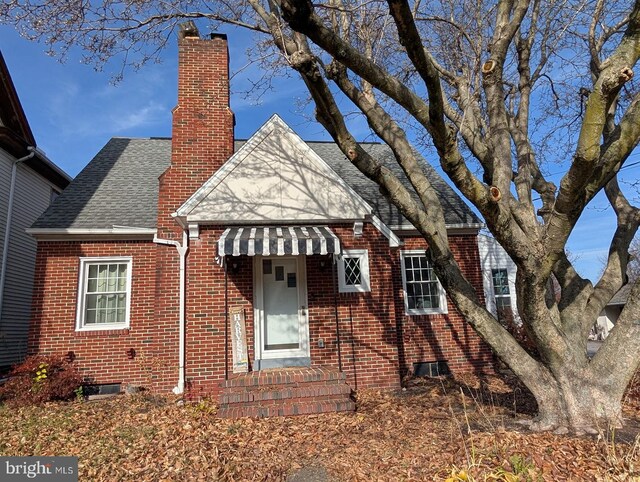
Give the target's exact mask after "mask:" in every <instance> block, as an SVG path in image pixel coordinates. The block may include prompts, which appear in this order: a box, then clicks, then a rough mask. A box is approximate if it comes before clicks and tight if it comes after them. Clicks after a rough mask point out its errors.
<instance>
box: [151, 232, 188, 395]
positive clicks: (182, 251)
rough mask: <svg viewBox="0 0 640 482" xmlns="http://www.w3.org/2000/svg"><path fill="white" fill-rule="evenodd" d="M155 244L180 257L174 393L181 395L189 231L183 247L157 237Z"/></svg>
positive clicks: (182, 389) (185, 234)
mask: <svg viewBox="0 0 640 482" xmlns="http://www.w3.org/2000/svg"><path fill="white" fill-rule="evenodd" d="M153 242H154V243H156V244H165V245H169V246H175V247H176V249H177V250H178V254H179V255H180V307H179V321H178V323H179V325H180V328H179V337H180V340H179V344H178V345H179V346H178V365H179V369H178V385H176V386H175V387H174V388H173V393H175V394H176V395H180V394H181V393H184V385H185V378H186V377H185V352H186V343H185V341H186V340H185V333H186V319H185V305H186V288H187V285H186V275H187V251H189V236H188V234H187V231H183V232H182V245H180V243H179V242H178V241H174V240H172V239H161V238H158V237H157V236H156V237H154V238H153Z"/></svg>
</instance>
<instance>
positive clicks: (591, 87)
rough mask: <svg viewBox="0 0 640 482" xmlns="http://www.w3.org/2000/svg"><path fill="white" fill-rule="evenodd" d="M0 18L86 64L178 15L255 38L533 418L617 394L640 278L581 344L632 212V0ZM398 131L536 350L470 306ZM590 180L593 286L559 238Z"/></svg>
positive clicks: (125, 2)
mask: <svg viewBox="0 0 640 482" xmlns="http://www.w3.org/2000/svg"><path fill="white" fill-rule="evenodd" d="M0 18H2V19H4V21H5V22H10V23H12V24H17V26H18V29H19V30H20V31H21V32H22V34H23V35H25V36H27V37H29V38H33V39H39V40H44V41H45V42H47V43H48V44H50V45H51V46H52V48H54V49H58V51H57V53H59V54H62V55H64V53H65V49H67V48H69V47H70V46H74V45H77V46H80V47H82V48H84V49H85V51H86V53H87V56H88V58H89V59H91V60H95V61H97V62H98V63H100V62H104V61H105V60H106V59H108V58H111V57H113V56H114V55H122V56H123V58H124V59H125V61H126V62H128V63H130V64H132V65H134V66H139V65H141V64H142V63H144V62H145V61H147V60H149V59H152V58H154V56H155V55H157V52H158V49H160V48H162V47H163V46H164V45H165V42H166V41H167V38H168V37H169V34H170V33H171V32H172V31H174V30H175V27H176V22H178V21H181V20H182V19H185V18H189V19H194V18H201V19H209V20H210V21H212V22H213V24H214V27H215V24H217V23H219V22H225V23H228V24H233V25H236V26H238V27H241V28H246V29H250V30H253V31H254V32H256V34H259V35H262V36H263V39H262V40H261V41H260V42H259V43H257V44H256V45H257V47H256V50H259V56H260V58H261V59H263V61H266V60H265V59H267V58H268V57H266V56H265V54H270V55H271V57H270V59H271V60H273V59H277V62H275V63H271V65H274V66H275V67H274V68H280V67H282V66H286V67H288V68H291V69H294V70H295V71H297V72H298V73H299V74H300V76H301V78H302V80H303V81H304V83H305V85H306V87H307V88H308V91H309V94H310V96H311V98H312V99H313V102H314V103H315V107H316V111H315V114H316V118H317V120H318V121H319V122H320V123H321V124H322V125H323V126H324V127H325V128H326V129H327V131H328V132H329V133H330V135H331V136H332V137H333V139H334V140H335V142H336V143H337V144H338V145H339V146H340V148H341V150H342V151H343V152H344V153H345V154H346V156H347V157H348V159H349V160H350V161H351V162H352V163H353V164H354V165H355V166H357V167H358V169H360V170H361V171H362V172H363V173H364V174H365V175H366V176H367V177H369V178H370V179H372V180H374V181H375V182H377V183H378V184H379V185H380V186H381V188H382V191H383V192H384V193H386V195H387V196H388V197H389V198H390V199H391V200H392V202H393V203H394V204H395V205H396V206H398V208H399V209H400V211H401V212H402V214H403V215H404V216H405V217H406V218H407V219H409V220H410V221H411V223H412V224H413V225H414V226H415V227H416V228H417V229H418V230H419V232H420V233H421V235H422V236H424V238H425V239H426V240H427V242H428V244H429V247H430V251H431V254H432V259H433V263H434V267H435V270H436V273H437V275H438V277H439V279H440V281H441V282H442V284H443V285H444V286H445V288H446V290H447V292H448V293H449V295H450V297H451V299H452V300H453V302H454V304H455V305H456V307H457V309H458V310H459V311H460V312H461V313H462V314H463V315H464V317H465V319H466V320H467V321H468V322H469V323H470V324H471V326H473V328H474V329H475V330H476V331H477V332H478V333H479V334H480V336H482V338H483V339H484V340H485V341H486V342H487V343H488V344H489V345H491V347H492V348H493V349H494V350H495V352H496V353H497V354H498V355H499V356H500V358H501V359H502V360H503V361H504V362H505V363H506V364H507V365H508V366H509V367H510V368H511V369H512V370H513V371H514V373H515V374H516V375H517V376H518V377H519V378H520V379H521V380H522V381H523V382H524V383H525V384H526V386H527V387H528V388H529V389H530V390H531V392H532V393H533V394H534V396H535V398H536V400H537V402H538V408H539V414H538V417H537V419H536V421H535V423H534V428H537V429H540V430H548V429H558V430H573V431H576V432H582V431H592V430H593V427H594V426H595V424H596V423H601V422H605V421H606V422H608V423H612V422H613V423H620V422H621V420H622V419H621V398H622V394H623V392H624V390H625V388H626V386H627V384H628V382H629V380H630V379H631V377H632V375H633V373H634V372H635V370H636V368H637V367H638V364H639V362H640V324H639V323H638V322H637V320H639V319H640V312H639V311H640V306H639V303H640V296H638V291H640V284H637V285H635V286H634V288H633V289H632V291H631V296H630V297H629V300H628V302H627V305H626V307H625V308H624V310H623V312H622V314H621V316H620V318H619V320H618V323H617V324H616V327H615V329H614V330H613V331H612V333H611V335H610V336H609V337H608V338H607V340H606V342H605V343H604V344H603V346H602V348H601V349H600V351H599V352H598V353H597V355H596V356H595V357H594V358H593V359H591V360H589V358H588V357H587V350H586V342H587V336H588V333H589V330H590V328H591V326H592V325H593V323H594V321H595V319H596V318H597V316H598V314H599V313H600V311H601V310H602V309H603V307H604V306H605V305H606V304H607V302H608V301H609V300H610V299H611V297H612V296H613V295H614V294H615V293H616V292H617V291H618V290H619V289H620V288H621V287H622V286H623V285H624V284H625V283H626V282H627V278H626V272H627V265H628V263H629V245H630V243H631V241H632V239H633V238H634V236H635V233H636V231H637V229H638V226H639V224H640V214H639V211H638V209H637V208H636V207H635V206H632V205H631V203H630V202H629V201H628V200H627V198H626V197H625V195H624V194H623V192H622V191H621V189H620V188H619V186H618V181H617V174H618V172H619V170H620V169H621V167H623V166H624V164H625V162H626V160H627V158H628V156H629V154H630V153H631V152H632V151H633V149H634V148H635V147H636V146H637V144H638V141H639V140H640V94H639V93H638V92H637V89H635V86H634V82H633V80H632V78H633V75H634V73H633V69H634V67H635V65H636V63H637V61H638V57H639V56H640V0H636V1H635V2H634V1H615V2H614V1H605V0H548V1H545V2H543V1H541V0H498V1H496V2H482V1H477V0H436V1H432V2H422V1H421V0H414V1H413V2H409V1H408V0H366V1H365V0H325V1H319V2H318V3H311V2H310V1H309V0H245V1H241V2H223V1H218V2H205V1H200V2H198V1H189V2H183V1H179V0H167V1H165V2H152V1H145V0H137V1H131V0H104V1H103V2H61V1H29V0H9V2H8V3H7V2H5V3H4V4H3V5H2V6H0ZM264 39H267V40H268V42H265V40H264ZM344 98H346V99H349V100H350V101H351V103H352V104H353V105H355V106H356V108H357V110H358V111H359V113H360V115H362V116H363V117H364V118H365V119H366V121H367V122H368V125H369V126H370V127H371V129H372V131H373V132H374V133H375V134H376V135H377V136H378V137H379V138H380V139H381V140H382V141H384V142H385V143H387V144H388V145H389V147H390V148H391V149H392V150H393V153H394V155H395V159H396V161H397V162H398V164H399V165H400V166H401V167H402V169H403V171H404V173H405V174H406V176H407V178H408V179H409V181H410V183H411V186H412V188H413V189H412V191H411V190H408V189H407V188H406V187H405V185H404V184H403V183H401V182H400V180H399V179H398V178H397V177H396V175H394V174H393V171H392V170H390V169H389V168H388V167H387V166H385V165H384V164H383V163H381V162H380V160H378V159H375V158H372V157H371V156H370V155H369V154H368V153H367V152H366V151H365V150H364V149H362V148H361V147H360V145H359V144H358V142H357V141H356V139H355V138H354V136H353V135H352V134H351V132H350V131H349V124H348V122H346V121H345V115H344V111H341V107H340V106H341V105H343V104H344V102H342V103H339V101H340V100H341V99H344ZM411 139H416V140H417V141H416V143H417V144H418V145H417V147H419V148H430V149H431V151H430V152H432V153H433V158H434V159H437V160H438V162H439V163H440V166H441V167H442V169H443V170H444V172H445V173H446V174H447V176H448V177H449V179H450V180H451V182H452V183H453V184H454V185H455V186H456V187H457V188H458V189H459V190H460V191H461V192H462V193H463V194H464V196H465V197H466V198H467V199H468V200H469V201H470V202H471V203H473V205H474V206H475V207H476V208H477V209H478V210H479V211H480V213H481V214H482V216H483V217H484V220H485V222H486V224H487V227H488V228H489V230H490V231H491V233H492V234H493V235H494V236H495V238H496V239H497V240H498V241H499V242H500V244H501V245H502V246H503V247H504V248H505V250H506V251H507V252H508V253H509V255H510V256H511V257H512V258H513V260H514V261H515V263H516V264H517V266H518V276H517V280H516V288H517V294H518V305H519V306H518V310H519V313H520V317H521V319H522V321H523V323H524V326H525V327H526V330H527V333H528V335H529V337H530V339H531V340H533V343H534V344H535V348H536V350H535V353H536V354H531V351H529V352H528V351H527V350H525V349H524V348H523V347H522V346H521V345H520V344H519V343H518V341H517V340H516V339H514V337H513V336H511V335H510V334H509V333H508V331H507V330H506V329H505V328H503V327H502V325H501V324H500V323H499V322H498V321H497V320H496V319H495V318H494V317H493V316H492V315H491V313H489V312H488V311H487V310H486V309H485V307H484V306H483V305H482V303H481V302H480V298H479V296H478V294H477V293H476V292H475V290H474V288H473V287H472V285H471V283H470V282H469V281H468V280H467V278H466V277H465V274H464V273H463V272H462V270H461V269H460V267H459V266H458V264H457V263H456V261H455V259H454V257H453V255H452V253H451V250H450V246H449V241H448V239H447V235H446V232H447V230H446V226H445V220H444V213H443V207H442V205H441V204H440V202H439V200H438V196H437V194H436V191H435V189H434V187H433V186H432V185H431V183H430V182H429V180H428V178H427V177H426V176H425V173H424V171H423V168H422V165H421V161H420V158H419V157H417V155H416V149H415V147H416V146H415V145H412V143H411V142H410V140H411ZM549 162H562V163H564V164H563V165H565V166H568V167H567V169H566V173H565V174H564V177H563V178H562V180H561V182H560V185H559V187H557V186H555V185H554V184H553V183H552V182H550V181H549V180H548V179H547V178H546V177H545V175H544V172H545V165H546V164H545V163H549ZM602 190H604V191H605V193H606V196H607V198H608V200H609V203H610V204H611V206H612V207H613V211H614V213H615V216H616V219H617V229H616V231H615V233H614V235H613V237H612V239H611V244H610V250H609V255H608V257H607V261H606V267H605V269H604V271H603V273H602V276H601V277H600V279H599V281H598V282H597V283H595V284H593V283H592V282H591V281H589V280H587V279H583V278H582V277H580V276H579V274H578V273H577V272H576V270H575V269H574V266H573V264H572V262H571V261H570V260H569V259H568V258H567V256H566V255H565V246H566V243H567V239H568V237H569V235H570V234H571V232H572V230H573V228H574V226H575V224H576V222H577V221H578V219H579V218H580V216H581V214H582V213H583V211H584V209H585V207H586V206H587V204H588V203H589V202H590V201H591V200H592V199H593V197H594V196H595V195H596V194H597V193H598V192H600V191H602ZM416 195H417V196H416ZM553 277H555V279H557V282H558V284H559V296H558V295H554V294H553V293H554V289H553V287H552V284H551V280H552V278H553Z"/></svg>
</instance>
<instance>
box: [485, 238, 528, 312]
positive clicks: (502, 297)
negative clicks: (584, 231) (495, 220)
mask: <svg viewBox="0 0 640 482" xmlns="http://www.w3.org/2000/svg"><path fill="white" fill-rule="evenodd" d="M478 251H479V252H480V264H481V266H482V284H483V287H484V297H485V300H486V303H487V309H488V310H489V311H490V312H491V313H493V314H494V315H495V316H496V317H497V318H498V319H499V320H501V321H504V322H505V323H506V324H508V320H515V321H517V317H518V314H517V313H518V308H517V303H516V285H515V283H516V272H517V268H516V264H515V263H514V262H513V260H512V259H511V258H510V257H509V255H508V254H507V252H506V251H505V250H504V248H503V247H502V246H500V244H498V241H496V239H495V238H494V237H492V236H487V235H485V234H479V235H478Z"/></svg>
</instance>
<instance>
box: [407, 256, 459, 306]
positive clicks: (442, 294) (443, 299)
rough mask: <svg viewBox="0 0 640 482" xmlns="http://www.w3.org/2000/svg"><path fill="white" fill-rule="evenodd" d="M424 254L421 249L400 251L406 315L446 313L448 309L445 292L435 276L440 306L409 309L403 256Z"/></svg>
mask: <svg viewBox="0 0 640 482" xmlns="http://www.w3.org/2000/svg"><path fill="white" fill-rule="evenodd" d="M417 255H419V256H426V251H425V250H423V249H412V250H405V251H400V271H401V272H402V296H403V298H404V312H405V314H407V315H446V314H447V313H448V312H449V310H448V307H447V293H446V292H445V290H444V288H443V287H442V285H441V284H440V280H439V279H438V277H437V276H436V281H437V282H438V293H439V295H440V307H438V308H413V309H409V298H408V297H407V275H406V273H405V269H404V258H405V256H417Z"/></svg>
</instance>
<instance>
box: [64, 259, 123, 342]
mask: <svg viewBox="0 0 640 482" xmlns="http://www.w3.org/2000/svg"><path fill="white" fill-rule="evenodd" d="M131 268H132V261H131V258H130V257H114V258H112V257H109V258H80V274H79V282H78V309H77V314H76V330H117V329H125V328H129V312H130V305H131Z"/></svg>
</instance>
